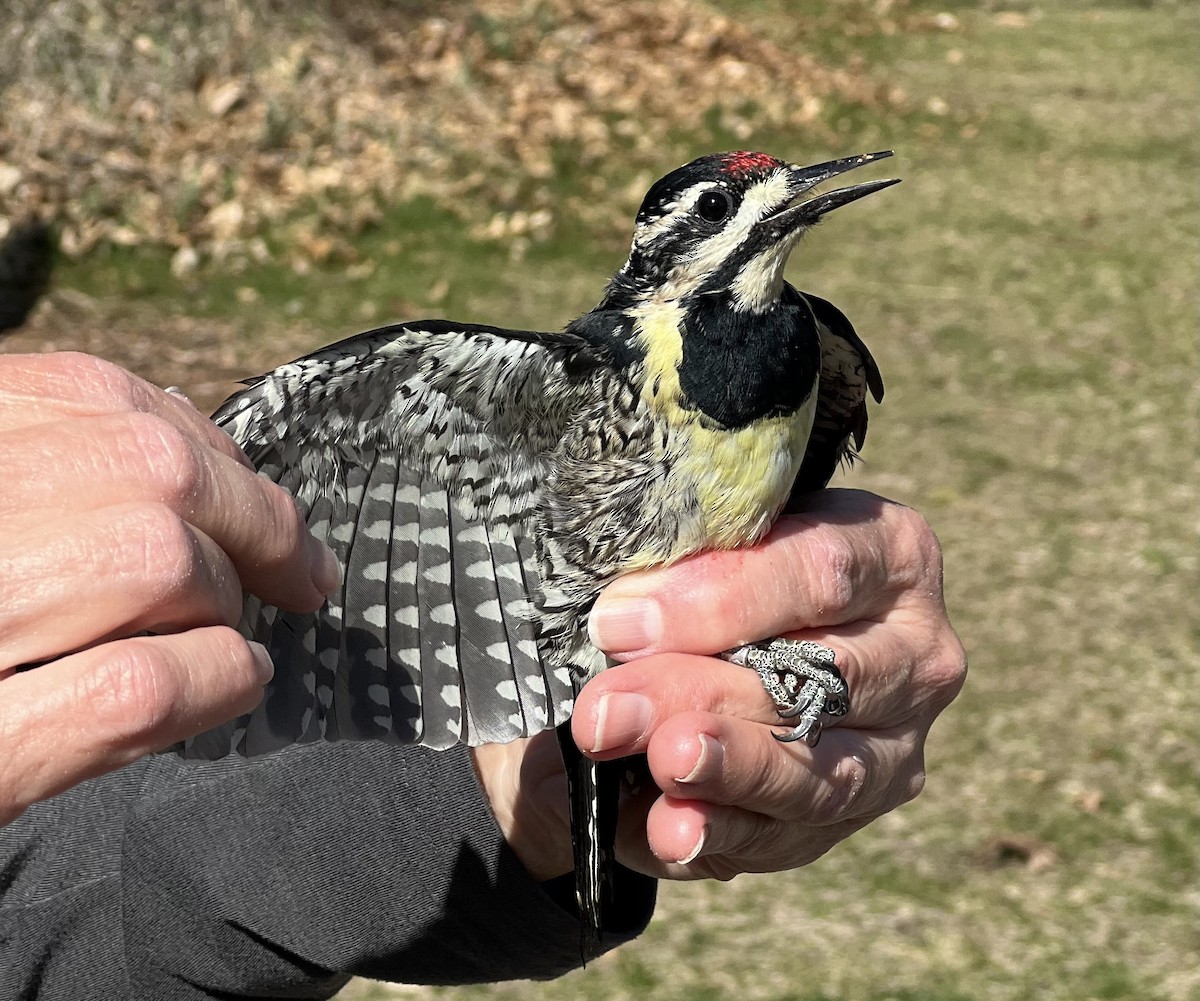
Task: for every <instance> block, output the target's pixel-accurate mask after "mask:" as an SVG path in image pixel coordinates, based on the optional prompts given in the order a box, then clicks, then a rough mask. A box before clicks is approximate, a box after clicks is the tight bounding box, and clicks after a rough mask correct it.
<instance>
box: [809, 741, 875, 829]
mask: <svg viewBox="0 0 1200 1001" xmlns="http://www.w3.org/2000/svg"><path fill="white" fill-rule="evenodd" d="M866 784H867V765H866V762H865V761H864V760H863V759H862V758H860V757H859V756H857V755H851V756H849V757H847V758H844V759H843V760H842V761H841V762H839V764H838V768H837V772H836V773H835V775H834V776H833V780H832V781H831V782H830V783H829V787H828V791H827V793H826V795H825V796H824V797H823V798H822V799H820V800H818V801H817V802H816V803H814V804H813V808H812V810H811V812H810V818H811V821H812V823H815V824H817V825H819V826H822V827H827V826H829V825H830V824H836V823H839V822H840V821H843V820H847V819H849V818H851V817H854V816H856V815H857V813H858V802H859V799H860V798H861V795H862V791H863V789H864V788H865V787H866Z"/></svg>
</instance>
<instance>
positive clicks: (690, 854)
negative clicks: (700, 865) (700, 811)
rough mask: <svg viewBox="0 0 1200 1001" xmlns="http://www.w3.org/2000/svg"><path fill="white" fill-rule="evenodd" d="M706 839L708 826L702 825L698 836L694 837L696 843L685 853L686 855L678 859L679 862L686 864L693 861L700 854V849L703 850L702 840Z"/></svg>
mask: <svg viewBox="0 0 1200 1001" xmlns="http://www.w3.org/2000/svg"><path fill="white" fill-rule="evenodd" d="M707 840H708V828H707V827H703V828H701V830H700V837H699V838H697V839H696V844H695V845H694V846H693V847H692V850H691V851H690V852H688V853H687V856H686V857H684V858H681V859H680V860H679V864H680V865H688V864H689V863H691V862H695V861H696V858H697V857H698V856H699V855H700V853H701V852H702V851H704V842H705V841H707Z"/></svg>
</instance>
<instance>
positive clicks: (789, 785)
mask: <svg viewBox="0 0 1200 1001" xmlns="http://www.w3.org/2000/svg"><path fill="white" fill-rule="evenodd" d="M646 598H649V599H650V601H649V603H646V602H644V601H643V603H642V604H641V605H637V604H635V605H632V606H631V605H629V604H627V603H626V601H627V600H628V599H646ZM622 599H625V601H623V600H622ZM591 632H592V636H593V639H594V640H595V641H596V642H597V644H598V645H599V646H601V647H602V648H603V649H604V650H606V651H607V652H608V653H609V654H610V655H611V656H613V657H615V658H617V659H618V660H621V661H623V662H624V663H621V664H620V665H618V666H616V667H614V668H611V669H610V670H608V671H606V672H604V673H603V674H602V675H600V676H599V677H597V678H595V679H594V680H593V681H591V682H590V683H589V684H588V685H587V686H586V687H585V688H584V690H583V692H582V693H581V695H580V697H579V700H578V704H577V706H576V710H575V716H574V720H573V732H574V736H575V739H576V742H577V743H578V744H579V746H580V747H581V748H583V749H584V750H585V752H587V753H589V754H590V755H591V756H593V757H595V758H598V759H610V758H617V757H624V756H626V755H631V754H640V753H644V754H646V755H647V756H648V760H649V765H650V771H651V774H652V776H653V780H654V785H655V786H656V788H652V787H647V788H645V789H643V790H641V791H640V792H639V793H638V794H637V795H636V796H634V797H632V798H631V799H630V800H629V801H627V802H626V803H625V805H624V806H623V808H622V817H621V829H620V836H619V839H618V857H619V859H620V860H621V861H622V862H623V863H624V864H625V865H627V866H629V867H631V868H633V869H637V870H639V871H641V872H645V873H648V874H650V875H653V876H658V877H664V878H669V879H701V878H716V879H731V878H732V877H733V876H735V875H737V874H738V873H741V872H775V871H781V870H785V869H792V868H795V867H797V866H802V865H806V864H807V863H809V862H812V861H814V860H815V859H817V858H819V857H820V856H821V855H823V854H824V853H825V852H827V851H828V850H829V849H830V848H832V847H833V846H834V845H835V844H837V843H838V842H839V841H841V840H842V839H843V838H846V837H848V836H849V835H851V834H853V833H854V832H855V831H857V830H859V829H860V828H862V827H864V826H865V825H866V824H868V823H870V822H871V821H872V820H874V819H875V818H876V817H879V816H882V815H883V814H885V813H887V812H888V811H890V810H892V809H895V808H896V807H898V806H900V805H901V804H903V803H906V802H908V801H909V800H911V799H912V798H913V797H914V796H916V795H917V794H918V793H919V792H920V790H921V788H922V786H923V784H924V781H925V765H924V747H925V740H926V737H927V736H928V734H929V729H930V726H931V725H932V723H933V721H934V719H935V718H936V717H937V716H938V714H939V713H940V712H941V711H942V710H943V709H945V708H946V706H947V705H949V703H950V702H951V700H952V699H953V698H954V697H955V695H956V694H957V693H958V691H959V689H960V688H961V686H962V683H963V680H964V678H965V674H966V660H965V656H964V652H963V647H962V644H961V643H960V642H959V640H958V637H957V636H956V635H955V633H954V630H953V629H952V628H951V626H950V623H949V620H948V618H947V615H946V608H945V604H944V602H943V598H942V561H941V549H940V547H939V545H938V542H937V539H936V537H935V536H934V534H933V532H932V530H931V529H930V528H929V526H928V525H927V524H926V522H925V521H924V520H923V519H922V518H921V517H920V515H918V514H916V513H915V512H914V511H912V510H911V509H909V508H906V507H903V506H901V505H899V504H894V503H892V502H889V501H886V500H883V499H882V498H879V497H876V496H873V495H871V494H866V493H862V492H860V491H853V490H826V491H822V492H819V493H814V494H812V495H811V497H810V498H809V501H808V504H807V508H806V510H805V511H803V512H802V513H801V514H799V515H795V516H790V517H787V518H784V519H782V520H781V521H780V522H779V524H777V525H776V526H775V529H774V530H773V531H772V532H771V534H770V535H769V536H768V538H767V539H766V540H765V541H764V542H763V543H762V544H760V545H759V546H757V547H755V548H754V549H752V550H743V551H738V552H726V553H710V554H705V555H702V556H699V557H696V558H694V559H690V560H687V561H685V562H683V563H681V564H678V565H676V566H674V567H671V568H669V569H666V570H658V571H652V572H647V573H643V574H637V575H633V576H630V577H626V578H623V579H622V580H620V581H618V582H617V583H615V584H613V585H612V586H611V587H609V588H608V590H607V591H606V592H605V593H604V594H603V595H602V597H601V599H600V601H599V602H597V605H596V609H595V611H594V612H593V617H592V622H591ZM780 635H786V636H794V637H797V638H803V639H812V640H816V641H817V642H819V643H822V644H824V645H826V646H829V647H831V648H832V649H834V650H835V651H836V653H837V659H838V663H839V665H840V666H841V669H842V671H843V673H844V674H845V675H846V678H847V681H848V682H849V685H850V690H851V692H852V706H851V710H850V713H849V715H847V716H844V717H841V718H840V719H837V720H831V721H829V723H828V725H827V726H826V729H825V731H824V736H823V737H822V739H821V741H820V743H819V744H818V745H817V746H816V747H815V748H813V747H808V746H806V745H805V744H803V743H801V742H797V743H780V742H779V741H777V740H775V739H774V738H773V736H772V733H773V732H778V729H779V728H778V725H777V724H778V722H779V720H778V716H777V715H776V714H775V711H774V707H773V706H772V704H771V701H770V699H769V698H768V697H767V695H766V693H765V692H764V690H763V688H762V685H761V683H760V681H759V679H758V677H757V675H756V674H755V673H754V672H752V671H749V670H746V669H745V668H740V667H735V666H733V665H731V664H728V663H726V662H724V661H721V660H719V659H717V658H715V657H713V656H711V654H713V653H715V652H718V651H721V650H725V649H728V648H730V647H733V646H735V645H737V644H739V643H742V642H745V641H748V640H754V639H758V638H761V637H764V636H780ZM667 651H671V652H667ZM475 755H476V763H477V770H478V771H479V774H480V777H481V781H482V784H483V786H484V788H485V790H486V791H487V793H488V795H489V797H490V799H491V801H492V804H493V807H494V809H495V811H496V815H497V817H498V818H499V821H500V825H501V828H502V829H503V830H504V832H505V834H506V835H507V837H508V839H509V841H510V843H511V844H512V845H513V847H514V848H515V850H516V851H517V853H518V855H519V856H520V857H521V858H522V860H523V862H524V863H525V865H526V867H527V868H528V869H529V870H530V872H531V873H533V874H534V875H535V876H537V877H539V878H549V877H551V876H555V875H559V874H561V873H563V872H565V871H568V870H569V869H570V867H571V855H570V841H569V834H568V827H567V820H566V815H565V807H564V803H565V798H564V792H563V779H562V766H561V763H560V762H559V760H558V752H557V748H556V746H555V742H554V740H553V739H547V735H540V736H538V737H534V738H532V739H530V740H526V741H520V742H517V743H514V744H509V745H504V746H493V747H485V748H478V749H476V751H475Z"/></svg>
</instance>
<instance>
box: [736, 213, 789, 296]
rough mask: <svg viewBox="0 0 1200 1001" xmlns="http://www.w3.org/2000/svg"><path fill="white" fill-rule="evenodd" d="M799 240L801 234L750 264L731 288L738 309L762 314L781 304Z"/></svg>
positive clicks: (771, 249)
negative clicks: (789, 262)
mask: <svg viewBox="0 0 1200 1001" xmlns="http://www.w3.org/2000/svg"><path fill="white" fill-rule="evenodd" d="M799 238H800V233H799V231H797V232H795V233H792V234H790V235H788V236H786V237H784V238H783V239H782V240H780V241H779V242H778V243H773V244H771V246H769V247H767V248H766V249H765V250H763V251H762V252H761V253H759V254H757V255H755V256H754V257H752V258H750V260H749V261H747V262H746V264H745V265H744V266H743V267H742V270H741V271H739V272H738V273H737V277H736V278H734V280H733V282H732V283H731V284H730V286H729V289H730V292H732V293H733V307H734V309H737V310H741V311H744V312H750V313H762V312H764V311H765V310H767V309H768V308H769V307H771V306H772V305H774V304H775V303H776V302H777V301H778V300H779V294H780V292H781V291H782V290H783V269H784V266H785V265H786V264H787V259H788V254H790V253H791V250H792V247H794V246H795V245H796V241H797V240H798V239H799Z"/></svg>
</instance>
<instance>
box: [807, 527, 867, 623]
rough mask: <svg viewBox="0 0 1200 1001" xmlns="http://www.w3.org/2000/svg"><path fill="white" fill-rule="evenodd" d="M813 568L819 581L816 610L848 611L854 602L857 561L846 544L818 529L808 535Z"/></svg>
mask: <svg viewBox="0 0 1200 1001" xmlns="http://www.w3.org/2000/svg"><path fill="white" fill-rule="evenodd" d="M809 543H810V545H811V546H812V560H813V569H814V571H815V574H816V579H817V581H818V582H819V586H818V589H817V596H818V597H817V600H818V602H819V604H820V608H819V611H822V612H830V611H839V610H841V609H845V608H848V607H849V606H850V603H851V601H853V599H854V589H855V576H856V572H857V569H858V567H857V559H856V557H855V553H854V549H853V547H852V546H851V545H850V543H849V541H848V540H847V539H846V538H845V537H844V536H843V535H842V534H841V533H838V532H834V531H830V530H828V529H826V528H823V527H822V528H819V529H816V530H814V531H812V532H811V534H810V537H809Z"/></svg>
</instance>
